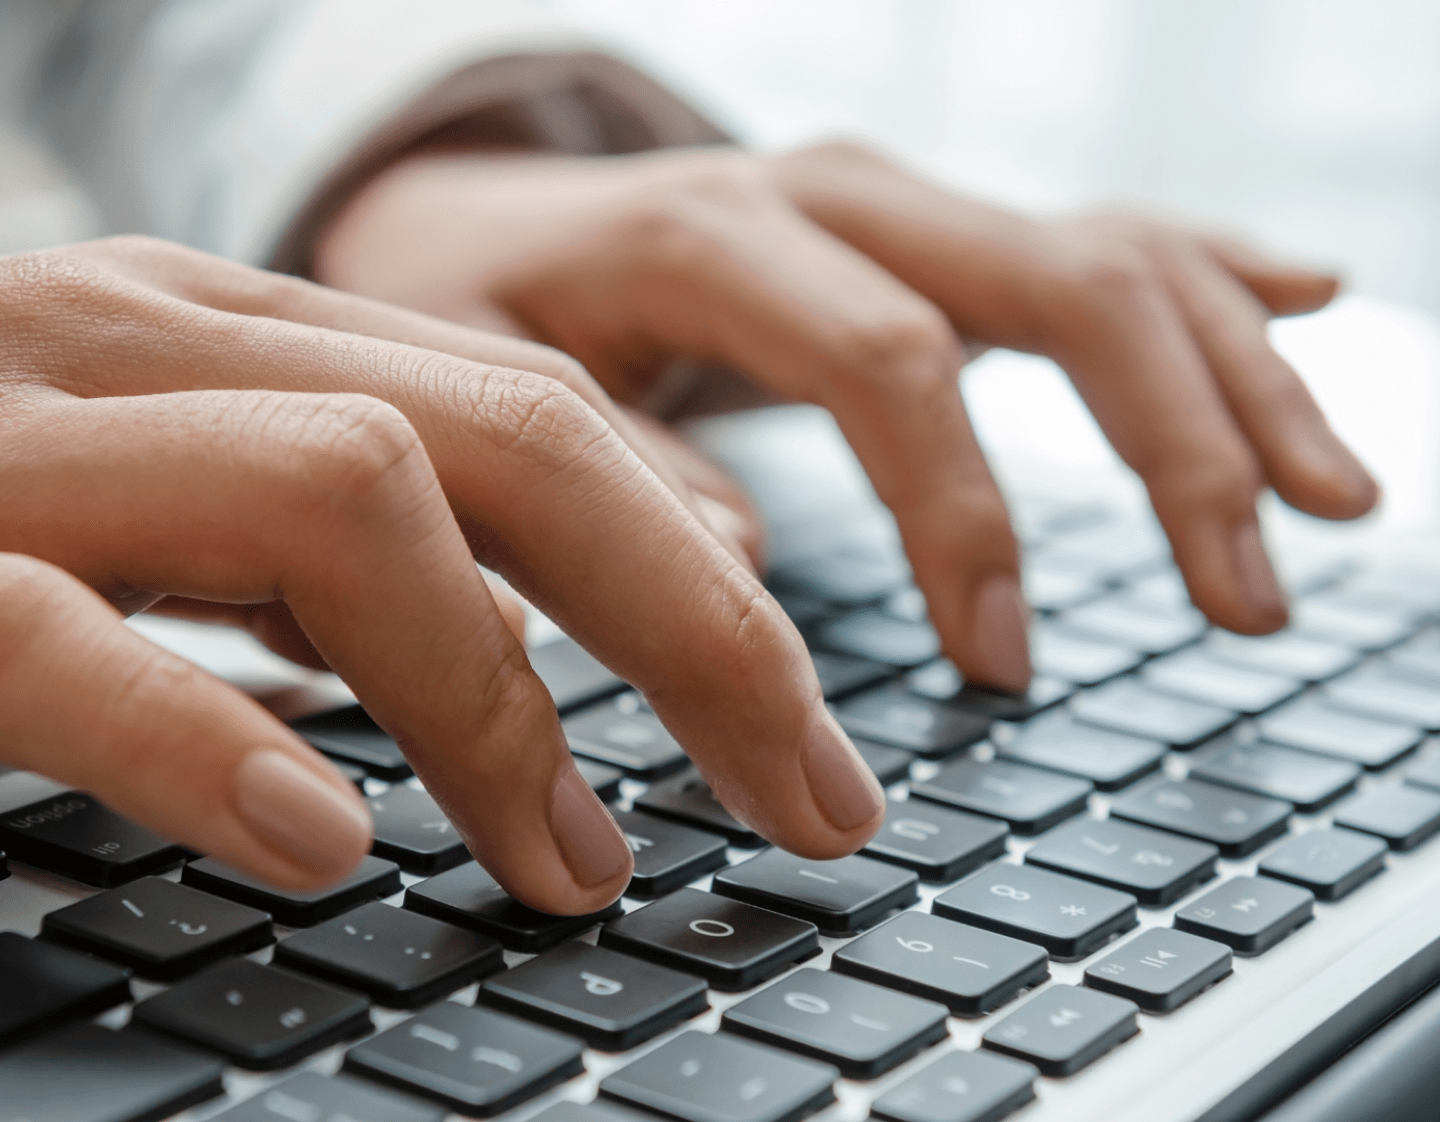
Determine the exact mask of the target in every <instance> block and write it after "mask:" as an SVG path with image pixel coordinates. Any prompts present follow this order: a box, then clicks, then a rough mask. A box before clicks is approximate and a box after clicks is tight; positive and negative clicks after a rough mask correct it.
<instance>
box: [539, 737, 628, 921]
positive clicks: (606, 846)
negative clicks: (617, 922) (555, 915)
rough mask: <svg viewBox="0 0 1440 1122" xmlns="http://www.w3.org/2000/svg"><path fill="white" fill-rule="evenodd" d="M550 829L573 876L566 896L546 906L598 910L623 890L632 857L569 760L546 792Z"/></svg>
mask: <svg viewBox="0 0 1440 1122" xmlns="http://www.w3.org/2000/svg"><path fill="white" fill-rule="evenodd" d="M549 817H550V834H551V837H552V838H553V839H554V841H555V846H556V848H557V849H558V850H559V851H560V856H561V858H562V859H563V860H564V862H565V866H566V868H567V869H568V870H569V872H570V876H571V878H572V879H573V888H574V891H573V892H566V893H564V896H565V897H566V898H565V899H557V900H554V901H546V902H545V903H546V904H547V905H548V907H547V910H555V911H558V912H559V914H566V915H581V914H585V913H587V912H593V911H598V910H599V909H600V908H603V907H605V906H606V905H607V904H609V903H610V902H611V901H613V900H614V899H615V898H616V897H618V896H619V895H620V893H621V892H623V891H624V889H625V886H626V885H627V884H628V883H629V882H630V874H631V872H632V871H633V870H634V856H633V854H632V853H631V851H630V845H629V843H628V842H627V841H626V840H625V835H624V834H623V833H621V831H620V827H619V826H617V825H616V824H615V819H613V818H612V817H610V812H609V811H607V810H606V809H605V804H604V803H602V802H601V801H600V799H599V798H598V797H597V796H596V794H595V792H594V791H592V790H591V789H590V785H589V784H588V783H586V782H585V779H584V777H583V776H581V774H580V772H579V771H578V770H577V769H576V768H575V766H574V765H573V764H565V765H564V766H563V767H562V770H561V772H560V775H559V777H558V778H557V779H556V780H555V786H554V788H553V789H552V790H551V794H550V808H549Z"/></svg>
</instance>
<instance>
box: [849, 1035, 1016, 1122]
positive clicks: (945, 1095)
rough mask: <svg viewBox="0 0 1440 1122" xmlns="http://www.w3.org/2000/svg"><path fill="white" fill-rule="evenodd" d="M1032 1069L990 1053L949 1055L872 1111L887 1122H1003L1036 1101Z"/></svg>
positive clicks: (880, 1100)
mask: <svg viewBox="0 0 1440 1122" xmlns="http://www.w3.org/2000/svg"><path fill="white" fill-rule="evenodd" d="M1039 1074H1040V1073H1039V1071H1037V1070H1036V1069H1035V1068H1034V1067H1032V1066H1031V1065H1030V1064H1027V1063H1021V1062H1020V1061H1019V1060H1012V1059H1008V1058H1006V1057H1005V1056H992V1055H990V1054H989V1053H987V1052H946V1053H945V1054H944V1055H943V1056H941V1057H940V1058H939V1059H938V1060H936V1061H935V1062H934V1063H932V1064H929V1065H928V1066H926V1067H923V1068H921V1069H920V1070H919V1071H917V1072H915V1074H913V1075H912V1076H910V1078H909V1079H906V1080H905V1081H904V1082H903V1083H900V1084H898V1085H897V1086H895V1087H892V1088H891V1089H890V1090H888V1091H886V1092H885V1093H884V1094H883V1095H881V1096H880V1097H879V1098H878V1099H876V1100H875V1105H874V1106H872V1107H871V1108H870V1113H871V1115H872V1116H874V1117H876V1118H882V1119H884V1120H885V1122H999V1119H1001V1118H1004V1117H1005V1116H1006V1115H1008V1114H1011V1113H1013V1112H1014V1111H1016V1110H1019V1109H1020V1108H1021V1107H1022V1106H1024V1105H1025V1104H1026V1103H1028V1102H1029V1101H1030V1100H1031V1099H1033V1098H1034V1097H1035V1077H1036V1076H1037V1075H1039Z"/></svg>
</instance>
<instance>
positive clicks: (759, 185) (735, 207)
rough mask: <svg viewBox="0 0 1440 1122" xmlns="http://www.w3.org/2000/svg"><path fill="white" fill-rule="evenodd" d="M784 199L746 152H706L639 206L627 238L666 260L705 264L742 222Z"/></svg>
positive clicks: (646, 197) (680, 263)
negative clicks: (781, 198)
mask: <svg viewBox="0 0 1440 1122" xmlns="http://www.w3.org/2000/svg"><path fill="white" fill-rule="evenodd" d="M779 202H780V198H779V196H778V195H777V194H776V192H775V190H774V187H773V186H772V185H771V183H770V181H769V178H768V176H767V175H766V174H765V171H764V169H763V168H762V167H761V166H760V165H759V164H758V163H757V162H756V161H755V160H753V159H752V158H750V157H749V156H746V155H744V154H742V153H735V152H725V153H707V154H705V155H704V156H703V157H697V158H696V159H694V160H692V161H690V162H689V163H688V164H687V165H686V166H685V167H684V168H683V169H681V171H680V172H679V173H678V174H676V175H675V176H673V177H671V178H670V179H668V180H667V181H666V182H664V183H663V184H660V185H659V186H657V187H656V188H655V189H654V190H652V191H650V192H649V193H647V194H646V195H645V196H644V197H643V198H641V199H639V200H638V201H637V203H636V204H635V208H634V212H633V217H632V220H631V223H630V229H629V230H627V231H626V234H627V237H628V238H630V239H632V240H633V242H634V244H635V245H637V246H640V247H643V248H644V249H645V251H646V252H647V253H648V255H649V256H651V257H652V258H655V259H658V260H659V261H660V262H662V263H664V264H669V265H672V266H679V267H689V266H693V265H696V264H699V263H703V262H704V261H705V260H706V259H708V258H709V257H710V256H711V255H713V254H714V253H715V252H716V250H717V248H720V247H723V246H724V245H726V244H728V242H729V234H730V232H731V231H732V230H733V229H734V228H735V226H736V224H737V223H738V222H744V221H747V220H748V219H750V218H751V217H752V216H754V215H755V214H756V213H759V212H763V211H764V210H766V209H767V208H772V207H774V206H776V205H777V204H778V203H779Z"/></svg>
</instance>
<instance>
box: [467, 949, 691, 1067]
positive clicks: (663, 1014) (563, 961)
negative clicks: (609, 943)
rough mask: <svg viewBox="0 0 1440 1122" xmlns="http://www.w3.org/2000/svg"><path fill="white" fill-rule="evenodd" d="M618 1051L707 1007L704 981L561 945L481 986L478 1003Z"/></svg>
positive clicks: (638, 961)
mask: <svg viewBox="0 0 1440 1122" xmlns="http://www.w3.org/2000/svg"><path fill="white" fill-rule="evenodd" d="M477 1000H478V1001H479V1002H481V1003H484V1004H486V1005H493V1006H495V1007H496V1008H499V1009H503V1010H505V1011H507V1012H510V1013H516V1014H518V1015H520V1016H522V1017H524V1018H526V1020H530V1021H539V1022H540V1023H541V1024H544V1025H549V1026H550V1027H551V1028H557V1029H559V1030H560V1031H562V1032H568V1033H569V1034H570V1035H572V1036H578V1037H580V1039H581V1040H583V1041H585V1043H586V1044H588V1045H590V1046H591V1047H592V1048H600V1049H603V1050H604V1051H607V1052H621V1051H624V1050H625V1049H626V1048H633V1047H634V1046H635V1045H637V1044H639V1043H641V1042H642V1041H646V1040H649V1039H650V1038H651V1037H652V1036H656V1035H658V1034H659V1033H662V1032H664V1031H665V1030H666V1029H669V1028H674V1027H675V1026H676V1025H678V1024H679V1023H680V1022H681V1021H685V1020H688V1019H689V1018H691V1017H696V1016H699V1015H700V1014H701V1013H703V1012H705V1011H706V1010H707V1009H709V1008H710V1005H709V1002H708V1001H707V1000H706V997H705V981H704V979H703V978H697V977H695V976H694V975H693V974H683V973H681V972H680V971H678V970H671V969H670V968H669V967H666V966H659V965H656V964H655V963H653V962H645V961H642V960H641V959H638V958H631V957H630V956H629V955H624V954H618V953H617V952H615V951H612V950H608V949H607V948H605V947H592V946H590V945H589V944H588V943H581V942H570V943H563V944H561V945H560V946H558V947H556V948H555V949H554V950H549V951H546V952H545V953H544V954H542V955H538V956H536V957H535V958H532V959H531V960H530V961H529V962H524V963H521V964H520V965H519V966H516V967H514V968H512V969H510V970H506V971H505V972H504V973H502V974H498V975H495V976H494V977H492V978H489V979H487V980H486V981H485V982H483V983H481V985H480V996H479V998H478V999H477Z"/></svg>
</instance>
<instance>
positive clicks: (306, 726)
mask: <svg viewBox="0 0 1440 1122" xmlns="http://www.w3.org/2000/svg"><path fill="white" fill-rule="evenodd" d="M290 727H291V728H292V729H294V730H295V731H296V732H298V733H299V734H300V735H301V736H303V737H304V738H305V739H306V740H307V741H308V742H309V743H310V746H311V747H313V748H316V749H318V750H319V751H321V752H324V753H325V755H327V756H329V757H330V758H331V759H332V760H340V761H342V762H344V763H347V764H353V765H354V766H355V767H359V768H364V769H365V771H366V772H367V773H368V774H370V775H373V776H374V777H375V778H376V779H387V780H389V781H390V782H392V783H394V782H398V781H400V780H402V779H409V778H410V776H412V775H414V774H415V773H414V771H412V770H411V768H410V763H409V761H407V760H406V759H405V753H404V752H402V751H400V745H398V744H396V743H395V738H394V737H392V736H391V735H390V734H389V733H388V732H386V731H385V730H384V729H382V728H381V727H380V726H379V725H377V724H376V723H375V722H374V721H373V720H372V719H371V717H370V714H369V713H367V712H365V710H363V709H361V708H360V706H358V705H347V706H345V707H344V708H341V709H331V710H328V711H327V712H324V713H314V714H311V715H310V716H308V717H301V718H300V719H299V720H297V721H291V722H290Z"/></svg>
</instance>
